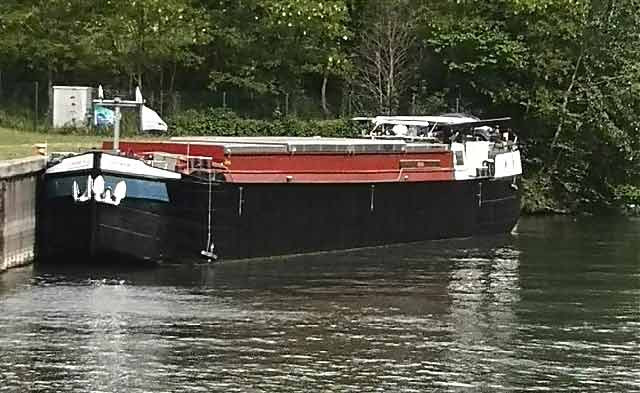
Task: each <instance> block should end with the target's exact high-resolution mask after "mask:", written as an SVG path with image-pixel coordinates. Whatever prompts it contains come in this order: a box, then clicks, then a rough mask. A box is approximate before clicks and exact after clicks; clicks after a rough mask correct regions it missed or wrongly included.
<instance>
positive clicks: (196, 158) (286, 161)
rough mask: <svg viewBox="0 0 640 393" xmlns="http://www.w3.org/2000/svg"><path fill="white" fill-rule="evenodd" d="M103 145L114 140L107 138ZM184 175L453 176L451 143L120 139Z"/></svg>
mask: <svg viewBox="0 0 640 393" xmlns="http://www.w3.org/2000/svg"><path fill="white" fill-rule="evenodd" d="M103 148H104V149H111V148H112V143H111V142H105V143H104V144H103ZM120 151H121V153H122V154H125V155H128V156H135V157H140V158H143V159H145V160H147V161H154V162H158V161H161V160H164V161H165V162H166V166H167V167H166V169H170V170H175V171H178V172H181V173H183V174H196V173H202V172H205V173H206V172H212V171H213V172H217V173H221V174H224V176H225V178H226V180H227V181H228V182H232V183H372V182H373V183H375V182H422V181H443V180H454V165H453V153H452V152H451V150H449V148H448V146H447V145H444V144H434V143H406V142H404V141H402V140H372V139H346V138H344V139H343V138H280V137H264V138H251V137H192V138H172V139H171V140H168V141H162V142H157V141H156V142H147V141H125V142H120Z"/></svg>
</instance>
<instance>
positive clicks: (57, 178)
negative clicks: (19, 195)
mask: <svg viewBox="0 0 640 393" xmlns="http://www.w3.org/2000/svg"><path fill="white" fill-rule="evenodd" d="M97 175H103V176H104V177H105V178H108V179H111V180H110V181H111V182H112V183H113V182H115V181H120V180H124V181H126V182H127V184H128V185H130V186H129V189H130V190H133V191H134V192H132V193H130V194H129V195H127V197H126V198H124V199H123V200H122V201H121V202H120V203H119V204H118V205H113V204H108V203H101V202H99V201H96V200H94V199H90V200H88V201H84V202H78V201H75V200H74V198H73V197H72V194H71V188H72V187H71V184H72V182H73V181H76V182H77V183H80V184H82V181H83V179H86V178H87V177H88V176H94V177H95V176H97ZM514 181H515V179H514V178H503V179H473V180H457V181H429V182H404V183H403V182H394V183H378V184H364V183H362V184H354V183H348V184H234V183H225V182H213V181H212V182H208V181H203V180H201V179H197V178H192V177H183V178H182V179H144V178H136V177H132V176H128V175H123V174H113V173H112V174H109V173H104V172H100V171H99V170H95V169H93V170H88V171H84V172H82V171H81V172H76V173H73V174H69V173H66V174H58V175H49V176H47V177H46V178H45V179H44V183H43V185H42V187H41V202H40V213H39V215H40V217H39V231H38V236H39V238H38V252H39V257H40V258H41V259H43V260H47V259H55V258H57V257H60V256H63V257H64V258H66V259H69V258H74V259H77V258H79V259H87V258H93V257H99V256H109V257H113V256H117V257H119V258H128V259H135V260H143V261H153V262H160V263H162V262H172V263H174V262H190V261H203V260H207V259H218V258H220V259H224V260H229V259H244V258H254V257H268V256H277V255H287V254H299V253H308V252H317V251H330V250H340V249H351V248H358V247H368V246H378V245H386V244H394V243H405V242H414V241H421V240H432V239H444V238H459V237H469V236H474V235H484V234H498V233H508V232H510V231H511V230H512V229H513V227H514V226H515V224H516V222H517V220H518V217H519V211H520V200H519V193H518V191H517V187H516V186H515V184H514ZM138 183H139V184H138ZM136 185H139V186H140V187H139V189H144V190H146V191H144V192H137V193H136V192H135V186H136ZM148 190H152V191H148Z"/></svg>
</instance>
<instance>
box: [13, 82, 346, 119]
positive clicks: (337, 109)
mask: <svg viewBox="0 0 640 393" xmlns="http://www.w3.org/2000/svg"><path fill="white" fill-rule="evenodd" d="M50 90H51V89H49V88H48V86H47V85H46V84H43V83H41V82H37V81H12V82H11V83H10V84H5V85H4V86H2V84H1V82H0V126H1V127H10V128H20V129H39V128H48V127H50V126H51V121H52V110H53V102H52V101H53V92H52V91H50ZM103 90H104V96H105V98H113V97H116V96H117V97H120V98H122V99H133V98H134V97H135V89H130V88H122V87H118V86H109V85H105V86H103ZM97 92H98V89H97V86H95V87H94V89H93V98H97ZM317 95H318V96H319V94H317ZM143 96H144V99H145V101H146V105H147V106H149V107H150V108H152V109H154V110H155V111H156V112H158V114H160V116H161V117H163V118H165V119H170V118H171V117H172V116H174V115H177V114H180V113H182V112H184V111H187V110H190V109H195V110H206V109H210V108H225V109H228V110H230V111H233V112H235V113H236V114H238V115H239V116H241V117H246V118H254V119H273V118H280V117H288V116H291V117H297V118H303V119H326V118H338V117H346V116H352V115H353V113H352V112H353V108H354V106H355V105H353V103H352V101H351V96H350V95H349V94H348V93H339V94H333V95H329V96H328V97H327V99H326V107H327V112H326V113H325V110H324V109H323V105H322V100H321V99H320V97H317V96H316V95H313V94H311V93H310V92H308V91H303V90H301V91H296V92H291V93H281V94H269V93H267V94H257V93H250V92H244V91H225V90H218V91H211V90H206V89H203V90H174V91H167V90H160V89H155V88H153V87H150V88H147V89H145V90H144V91H143Z"/></svg>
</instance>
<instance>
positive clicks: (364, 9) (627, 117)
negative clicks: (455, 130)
mask: <svg viewBox="0 0 640 393" xmlns="http://www.w3.org/2000/svg"><path fill="white" fill-rule="evenodd" d="M639 11H640V0H430V1H426V0H321V1H318V0H216V1H209V0H135V1H130V0H127V1H124V0H105V1H102V2H94V1H90V0H47V1H43V0H4V1H3V2H1V3H0V100H1V99H2V97H1V95H2V94H3V93H2V92H3V91H7V90H10V89H11V87H12V86H11V83H12V81H14V80H34V79H35V80H39V81H40V82H41V83H42V85H43V86H47V85H49V86H50V85H51V84H53V83H65V84H73V83H84V84H90V85H95V84H96V83H97V82H101V83H103V84H105V85H106V86H108V87H112V88H119V89H126V88H127V87H128V88H129V90H130V89H131V86H132V85H136V84H139V85H142V87H143V90H144V91H145V94H146V95H147V96H148V95H149V92H154V91H155V92H167V94H168V96H171V95H172V94H173V92H175V91H176V90H179V91H181V92H183V93H185V92H190V91H191V92H194V91H202V90H208V91H209V94H213V95H219V94H220V93H221V92H224V94H226V93H227V92H228V93H229V94H230V95H233V97H236V101H237V103H238V104H237V105H236V106H235V107H234V108H233V109H234V110H236V111H237V112H239V113H252V114H254V115H256V114H257V115H260V117H263V118H265V117H266V118H269V117H271V119H269V121H267V120H245V119H241V118H239V117H237V116H234V115H232V114H230V113H229V112H224V113H220V112H217V111H211V110H207V109H206V106H208V105H207V103H211V100H200V101H201V102H203V103H204V104H203V105H200V109H199V110H198V111H187V112H184V113H174V114H173V116H172V117H173V118H172V120H171V122H172V125H173V126H174V127H175V132H177V133H185V132H189V133H199V134H203V133H218V134H224V135H235V134H240V133H241V134H248V135H258V134H270V135H282V134H285V133H286V134H291V133H293V134H298V135H309V134H311V135H315V134H318V135H329V134H333V133H337V134H339V135H346V134H348V133H349V132H352V131H351V130H350V128H349V127H348V126H347V125H346V123H344V122H343V121H340V120H327V121H319V120H318V121H314V120H305V121H302V120H296V119H295V117H297V118H300V117H304V118H307V119H309V118H313V117H315V118H318V119H324V120H326V119H336V118H340V117H344V116H345V115H351V114H379V113H391V114H404V113H416V114H431V113H434V112H441V111H451V110H456V109H457V110H460V111H465V112H470V113H473V114H475V115H478V116H480V117H486V116H496V115H499V116H511V117H513V118H514V128H515V129H516V130H517V131H518V132H519V135H520V140H521V142H522V143H523V150H524V153H525V154H524V156H525V158H526V172H527V179H526V181H525V184H524V190H525V196H526V197H525V201H526V203H525V209H527V210H531V211H540V210H550V211H565V210H566V211H585V210H595V209H598V210H600V211H602V209H603V208H604V209H615V208H617V207H619V206H621V205H628V204H638V203H640V197H639V196H638V195H640V188H639V187H638V184H639V176H640V138H639V136H640V135H639V133H640V131H639V130H640V45H639V44H640V12H639ZM257 97H272V98H273V100H272V101H269V102H277V103H278V104H277V105H271V106H269V105H266V106H265V104H264V101H260V100H259V99H258V98H257ZM209 105H211V104H209ZM213 106H220V105H219V102H218V103H217V104H216V105H213ZM283 106H286V108H283ZM289 106H290V107H289ZM282 112H286V114H287V116H284V117H282V115H281V114H282ZM296 115H297V116H296ZM10 118H11V116H9V115H6V114H3V115H2V116H0V124H1V122H3V120H2V119H10Z"/></svg>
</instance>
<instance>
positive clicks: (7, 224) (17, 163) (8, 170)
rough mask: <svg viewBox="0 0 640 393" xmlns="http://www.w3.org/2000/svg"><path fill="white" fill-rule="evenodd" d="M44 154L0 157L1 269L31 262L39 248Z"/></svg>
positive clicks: (0, 270)
mask: <svg viewBox="0 0 640 393" xmlns="http://www.w3.org/2000/svg"><path fill="white" fill-rule="evenodd" d="M45 165H46V160H45V158H44V157H42V156H38V157H28V158H20V159H16V160H7V161H0V272H3V271H5V270H6V269H9V268H12V267H17V266H22V265H26V264H29V263H31V262H32V261H33V259H34V257H35V250H36V199H37V198H36V187H37V184H38V177H39V175H40V174H41V173H42V171H43V170H44V168H45Z"/></svg>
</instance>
